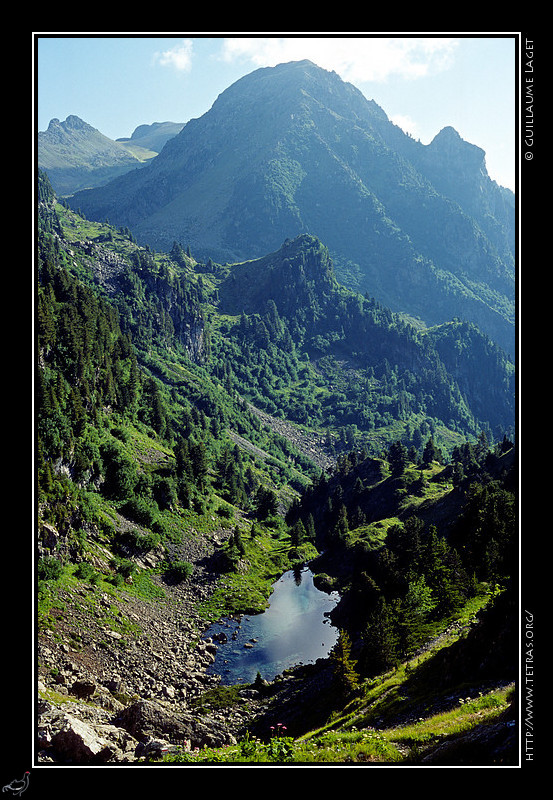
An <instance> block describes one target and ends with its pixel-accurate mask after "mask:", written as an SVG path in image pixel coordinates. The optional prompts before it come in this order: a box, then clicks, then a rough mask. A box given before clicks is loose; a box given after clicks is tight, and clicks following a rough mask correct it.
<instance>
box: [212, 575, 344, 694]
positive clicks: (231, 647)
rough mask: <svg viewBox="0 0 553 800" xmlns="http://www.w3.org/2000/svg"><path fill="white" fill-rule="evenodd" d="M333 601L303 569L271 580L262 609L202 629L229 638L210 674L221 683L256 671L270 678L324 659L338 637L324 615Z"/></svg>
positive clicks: (335, 598)
mask: <svg viewBox="0 0 553 800" xmlns="http://www.w3.org/2000/svg"><path fill="white" fill-rule="evenodd" d="M338 599H339V597H338V593H337V592H332V594H327V593H325V592H321V591H319V589H317V588H316V587H315V585H314V584H313V573H312V572H311V570H309V569H308V568H307V567H305V568H304V569H302V570H290V571H289V572H286V573H285V574H284V575H283V576H282V577H281V578H280V579H279V580H278V581H276V583H275V584H274V586H273V594H272V595H271V597H270V598H269V604H270V605H269V607H268V608H267V610H266V611H264V612H263V613H262V614H257V615H255V616H252V617H244V618H243V619H242V620H241V622H240V623H237V622H234V621H226V622H221V623H217V624H216V625H212V626H211V628H210V629H209V630H208V631H207V632H206V634H205V636H206V637H214V636H215V637H216V636H217V635H218V634H219V633H224V634H225V635H226V636H227V638H228V641H227V642H226V643H224V644H220V645H219V646H218V651H217V656H216V660H215V663H214V664H213V665H212V666H211V667H210V669H209V672H210V673H213V674H217V675H220V676H221V682H222V683H223V684H226V685H232V684H234V683H251V682H253V681H254V680H255V678H256V676H257V673H258V672H259V673H260V674H261V677H263V678H265V679H266V680H273V678H274V677H275V676H276V675H279V674H280V673H281V672H282V671H283V670H285V669H287V668H288V667H292V666H294V665H297V664H308V663H314V662H315V661H316V660H317V659H318V658H324V657H325V656H327V655H328V653H329V652H330V650H331V649H332V647H333V646H334V645H335V644H336V641H337V640H338V630H337V629H336V628H334V627H333V626H332V625H331V624H330V622H329V620H328V616H327V615H328V613H329V612H330V611H331V610H332V609H333V608H334V606H335V605H336V603H337V602H338Z"/></svg>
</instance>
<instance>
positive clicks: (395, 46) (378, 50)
mask: <svg viewBox="0 0 553 800" xmlns="http://www.w3.org/2000/svg"><path fill="white" fill-rule="evenodd" d="M457 43H458V40H456V39H448V38H442V37H417V36H414V37H409V38H387V37H379V36H374V37H373V36H365V37H340V36H327V37H317V36H312V37H310V36H307V37H301V36H298V37H282V38H280V37H256V36H251V37H242V38H228V39H225V40H224V43H223V51H222V57H223V59H224V60H225V61H228V62H230V61H235V60H239V59H242V60H248V61H251V62H252V63H253V64H254V65H255V66H257V67H264V66H266V67H271V66H275V64H279V63H283V62H286V61H299V60H301V59H309V60H310V61H313V62H314V63H315V64H317V65H318V66H319V67H323V68H324V69H328V70H332V71H334V72H337V73H338V74H339V75H340V77H341V78H342V79H343V80H347V81H351V82H352V83H364V82H366V81H385V80H387V79H388V78H390V77H392V76H394V75H395V76H399V77H401V78H406V79H415V78H420V77H424V76H426V75H430V74H434V73H436V72H440V71H442V70H444V69H447V68H448V67H449V66H450V65H451V63H452V58H453V54H454V52H455V49H456V47H457Z"/></svg>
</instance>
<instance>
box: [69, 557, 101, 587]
mask: <svg viewBox="0 0 553 800" xmlns="http://www.w3.org/2000/svg"><path fill="white" fill-rule="evenodd" d="M75 577H76V578H79V579H80V580H83V581H88V582H89V583H98V581H99V580H100V575H99V574H98V573H97V572H96V570H95V569H94V567H93V566H92V564H89V563H88V561H81V563H80V564H79V566H78V567H77V569H76V570H75Z"/></svg>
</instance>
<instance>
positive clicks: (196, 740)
mask: <svg viewBox="0 0 553 800" xmlns="http://www.w3.org/2000/svg"><path fill="white" fill-rule="evenodd" d="M112 722H113V724H114V725H116V726H118V727H120V728H124V729H125V730H126V731H127V732H128V733H130V734H131V736H133V737H134V738H135V739H138V741H139V742H145V741H147V740H148V739H149V738H154V739H165V740H171V741H176V742H185V741H189V742H190V743H191V745H192V747H203V746H204V745H207V746H208V747H221V746H223V745H227V744H236V739H235V738H234V736H232V734H230V733H228V731H227V730H226V728H225V726H224V725H222V724H221V723H217V722H215V721H212V720H205V719H204V720H202V722H200V721H199V720H197V719H196V718H195V717H193V716H192V715H191V714H188V713H186V712H179V711H176V710H174V708H173V707H171V708H167V707H166V706H164V705H162V704H161V703H159V702H156V701H154V700H139V701H138V702H137V703H133V704H132V705H130V706H127V707H126V708H125V709H123V711H121V712H120V713H119V714H118V715H117V716H116V717H115V718H114V719H113V720H112Z"/></svg>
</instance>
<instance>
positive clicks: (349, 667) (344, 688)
mask: <svg viewBox="0 0 553 800" xmlns="http://www.w3.org/2000/svg"><path fill="white" fill-rule="evenodd" d="M330 660H331V662H332V665H333V669H334V679H335V681H336V682H337V685H338V690H339V691H340V693H341V694H342V695H343V696H344V697H347V696H348V695H350V694H351V693H352V692H353V691H354V690H355V689H356V688H357V686H358V684H359V675H358V674H357V672H356V669H355V667H356V665H357V661H356V660H354V659H353V658H352V656H351V639H350V637H349V634H348V633H347V631H345V630H341V631H340V634H339V636H338V641H337V642H336V644H335V645H334V648H333V649H332V651H331V653H330Z"/></svg>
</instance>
